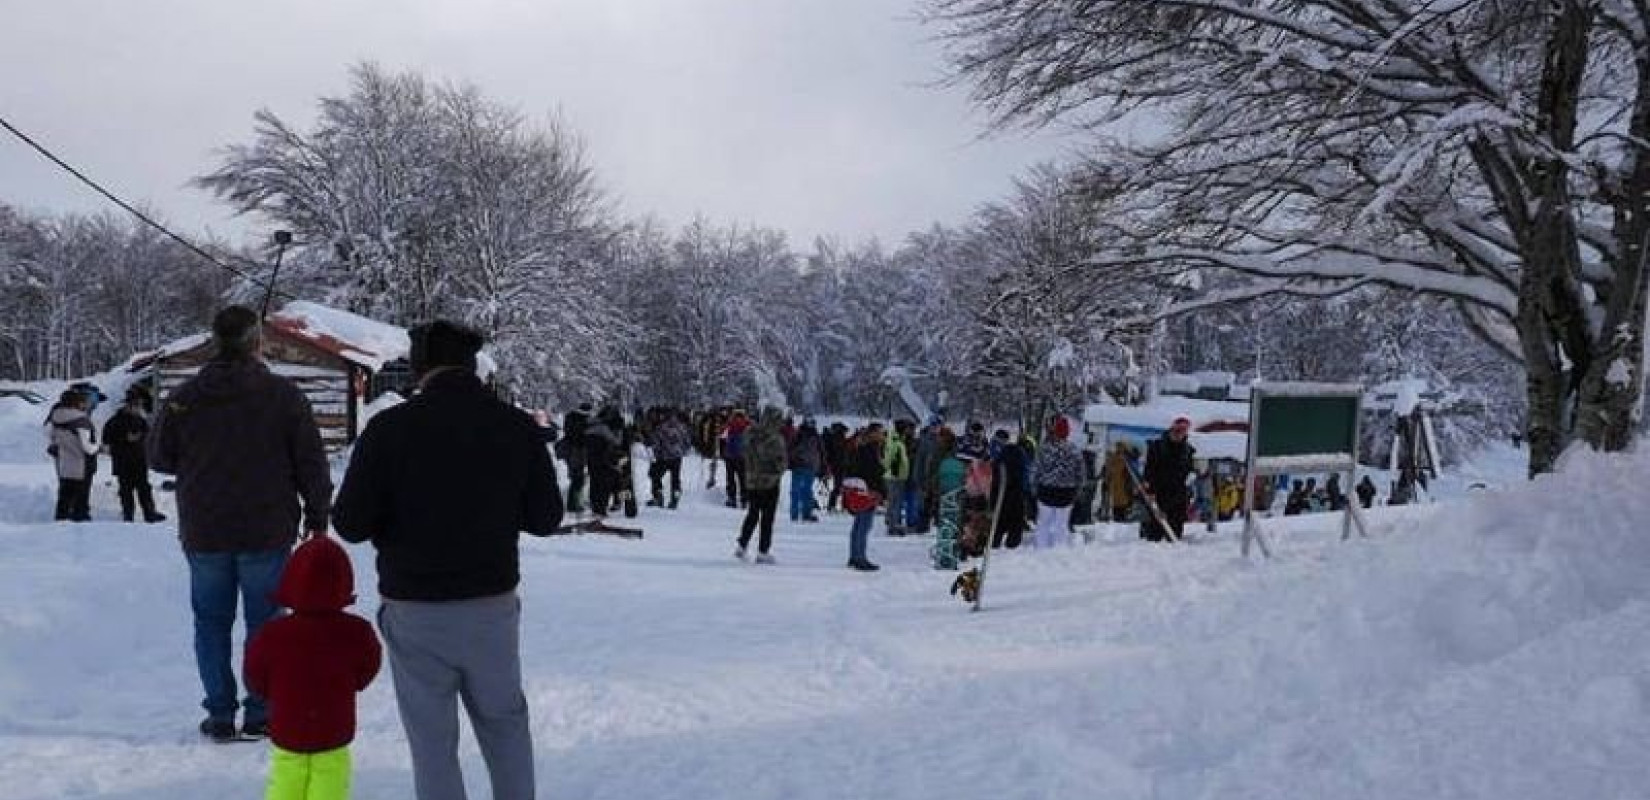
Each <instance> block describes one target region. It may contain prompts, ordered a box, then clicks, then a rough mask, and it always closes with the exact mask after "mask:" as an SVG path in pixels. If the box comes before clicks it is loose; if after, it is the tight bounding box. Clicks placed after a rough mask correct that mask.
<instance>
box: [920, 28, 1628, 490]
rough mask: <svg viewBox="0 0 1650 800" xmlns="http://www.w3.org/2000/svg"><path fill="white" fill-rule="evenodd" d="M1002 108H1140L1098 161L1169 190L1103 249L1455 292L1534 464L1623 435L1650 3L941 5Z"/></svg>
mask: <svg viewBox="0 0 1650 800" xmlns="http://www.w3.org/2000/svg"><path fill="white" fill-rule="evenodd" d="M926 9H927V12H928V14H929V18H930V19H931V20H932V21H933V22H934V23H935V24H937V25H939V26H941V28H942V29H943V30H944V32H945V36H946V37H947V38H948V39H949V41H950V43H951V45H952V48H953V49H952V55H953V60H954V65H955V68H956V76H957V78H958V79H959V80H961V81H967V82H971V83H972V85H973V86H974V91H975V98H976V100H977V101H978V102H979V103H980V104H981V105H983V106H985V107H987V108H989V109H991V110H992V111H993V112H995V113H996V114H997V117H998V120H999V121H1000V122H1001V123H1004V124H1011V123H1031V124H1040V123H1047V122H1051V121H1055V120H1066V121H1074V122H1076V123H1078V124H1081V125H1084V126H1089V127H1091V128H1092V129H1094V130H1096V131H1100V130H1107V129H1110V128H1109V127H1108V126H1112V125H1115V124H1116V123H1120V122H1124V121H1130V122H1142V121H1143V122H1144V123H1145V124H1142V125H1140V126H1139V127H1140V128H1142V129H1155V130H1156V132H1157V135H1154V136H1145V137H1141V138H1140V139H1139V140H1138V141H1133V142H1125V141H1113V140H1105V139H1101V138H1100V137H1098V136H1097V137H1096V139H1097V143H1096V147H1097V151H1098V156H1097V158H1098V159H1099V160H1100V161H1101V162H1102V163H1105V164H1107V165H1108V167H1109V168H1110V169H1112V170H1114V171H1115V174H1116V175H1117V176H1118V178H1119V179H1120V180H1122V181H1123V182H1124V184H1125V185H1126V186H1127V187H1129V188H1130V189H1131V191H1132V192H1133V193H1134V194H1136V195H1137V196H1138V199H1137V200H1136V203H1137V204H1138V205H1151V206H1155V207H1157V208H1159V209H1160V211H1159V212H1158V213H1157V214H1155V215H1153V216H1152V217H1149V218H1144V219H1139V220H1137V221H1136V224H1135V225H1133V226H1132V230H1130V231H1129V236H1128V238H1127V240H1125V241H1120V242H1119V245H1120V246H1119V247H1118V248H1117V250H1116V251H1114V252H1112V253H1109V254H1107V255H1105V256H1104V257H1102V258H1097V259H1096V260H1095V261H1094V263H1095V264H1096V265H1097V266H1106V265H1116V264H1125V263H1140V262H1161V261H1165V260H1174V261H1179V262H1181V263H1186V264H1200V265H1210V266H1217V267H1221V268H1226V269H1231V270H1236V271H1239V272H1242V273H1245V274H1248V275H1250V276H1253V277H1254V278H1255V279H1256V283H1255V285H1253V286H1251V287H1250V288H1249V289H1247V290H1246V291H1247V292H1248V293H1250V294H1251V295H1253V294H1258V293H1263V292H1290V291H1302V292H1309V293H1317V294H1332V293H1336V292H1344V291H1350V290H1351V289H1353V288H1356V287H1360V286H1365V285H1371V284H1377V285H1387V286H1396V287H1403V288H1408V289H1413V290H1416V291H1420V292H1425V293H1429V294H1435V295H1438V296H1441V297H1444V298H1447V299H1448V300H1450V301H1451V302H1452V303H1454V304H1455V305H1456V306H1457V308H1458V309H1459V310H1460V312H1461V314H1462V315H1463V317H1464V318H1465V319H1466V320H1467V321H1468V323H1469V324H1470V325H1471V326H1472V328H1473V330H1475V331H1476V332H1477V333H1478V334H1479V335H1481V336H1483V337H1484V338H1485V340H1486V341H1488V342H1491V343H1493V344H1494V345H1495V346H1496V347H1498V348H1499V349H1500V350H1501V351H1502V352H1503V353H1505V354H1507V355H1508V356H1510V357H1513V358H1516V359H1518V360H1519V361H1521V362H1522V364H1523V366H1524V368H1525V370H1526V374H1527V376H1528V379H1527V394H1528V404H1529V411H1530V414H1529V420H1528V424H1527V428H1528V438H1529V441H1530V443H1531V464H1530V468H1531V471H1532V473H1533V472H1540V471H1544V470H1547V469H1550V468H1551V466H1552V464H1553V462H1554V460H1555V459H1556V457H1557V455H1558V453H1559V452H1560V451H1561V450H1562V449H1563V447H1564V446H1565V445H1566V444H1567V442H1568V441H1569V440H1570V439H1571V438H1572V437H1578V438H1580V439H1582V440H1584V441H1586V442H1588V443H1589V444H1591V445H1592V446H1594V447H1601V448H1605V449H1619V448H1621V447H1624V446H1625V445H1626V444H1627V442H1628V438H1629V434H1630V430H1631V421H1632V413H1633V410H1634V409H1635V408H1636V406H1637V405H1638V400H1639V395H1640V393H1641V390H1642V376H1643V366H1644V364H1643V360H1644V357H1643V346H1644V316H1645V306H1646V302H1645V300H1646V290H1647V287H1650V282H1647V281H1646V280H1645V253H1646V243H1647V237H1650V158H1647V157H1646V156H1647V153H1646V148H1647V147H1650V55H1647V54H1650V46H1647V45H1650V38H1647V37H1650V6H1646V4H1644V3H1643V2H1638V1H1637V0H1540V1H1539V2H1506V1H1505V0H1449V1H1448V2H1438V0H1252V1H1250V2H1237V1H1236V0H1092V1H1090V2H1084V3H1078V4H1073V3H1070V2H1065V1H1064V0H928V2H927V3H926Z"/></svg>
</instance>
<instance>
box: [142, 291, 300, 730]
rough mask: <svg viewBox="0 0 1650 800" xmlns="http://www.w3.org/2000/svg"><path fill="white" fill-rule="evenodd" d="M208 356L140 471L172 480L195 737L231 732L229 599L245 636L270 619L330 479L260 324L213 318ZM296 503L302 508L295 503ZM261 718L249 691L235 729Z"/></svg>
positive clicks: (154, 436)
mask: <svg viewBox="0 0 1650 800" xmlns="http://www.w3.org/2000/svg"><path fill="white" fill-rule="evenodd" d="M212 340H213V342H214V343H215V344H216V346H217V353H216V354H215V355H214V356H213V358H212V361H210V362H209V363H207V365H206V366H204V367H202V368H201V371H200V374H198V375H196V376H195V377H194V378H192V379H190V380H189V382H187V383H185V384H183V385H182V386H180V387H178V389H177V391H174V392H173V393H172V394H171V396H169V397H167V398H166V402H165V403H164V404H163V406H162V407H161V410H160V414H159V415H158V416H157V417H156V418H155V423H154V427H153V429H152V430H150V432H149V441H148V449H149V463H150V464H151V465H153V466H154V468H155V470H156V471H157V472H162V473H167V474H170V475H176V476H177V498H178V534H179V537H180V538H181V539H182V540H183V550H184V554H185V555H186V556H187V557H188V560H189V592H190V603H191V605H192V607H193V609H194V614H195V664H196V666H197V667H198V668H199V670H200V677H201V684H202V686H203V687H204V688H205V690H206V700H205V702H203V703H202V706H203V707H205V709H206V713H207V715H208V716H207V718H206V719H205V720H204V721H203V722H202V723H201V733H203V734H205V735H206V736H208V737H210V738H213V739H216V740H225V739H229V738H233V737H234V735H235V711H236V709H237V708H239V707H240V703H237V702H236V699H235V695H236V693H237V687H236V685H235V673H234V671H233V670H232V669H231V668H230V655H229V651H230V647H231V640H230V635H231V629H232V628H233V627H234V624H235V604H236V595H237V594H239V595H240V596H241V598H242V599H243V600H244V602H245V603H246V610H245V613H244V616H245V620H246V631H245V633H246V640H247V641H251V640H252V638H253V637H254V636H256V635H257V633H258V628H259V627H261V626H262V625H263V624H264V622H266V621H268V620H269V618H270V617H272V616H274V614H275V610H276V606H275V604H274V602H273V601H272V600H271V599H270V596H271V595H273V594H274V592H275V588H276V587H277V586H278V585H279V583H280V578H281V570H282V568H283V567H285V565H286V560H287V553H288V552H289V551H290V550H291V548H292V543H293V541H294V540H295V539H296V538H297V534H298V531H299V528H300V525H301V526H302V529H303V530H304V531H305V532H306V534H308V535H314V534H319V533H325V532H326V529H327V506H328V504H329V502H330V501H331V498H332V476H331V474H330V471H329V470H328V468H327V457H326V451H325V450H323V449H322V447H321V432H320V430H319V429H317V428H316V427H315V417H314V415H313V414H312V413H310V407H309V401H308V400H306V399H304V395H303V392H301V391H299V390H298V387H297V386H296V385H294V384H293V383H292V381H289V380H287V379H286V378H282V377H280V376H278V375H275V374H274V373H272V372H270V371H269V367H267V366H265V365H264V363H263V361H261V360H260V359H259V353H260V351H261V347H262V325H261V324H260V322H259V319H258V315H257V314H256V313H255V312H253V311H252V310H251V309H249V308H245V307H243V306H230V307H229V308H226V309H224V310H223V311H221V312H219V313H218V315H217V317H216V318H214V319H213V320H212ZM300 498H301V499H302V504H301V505H300V503H299V500H300ZM268 725H269V710H268V708H267V707H266V706H265V703H264V700H263V698H262V697H259V696H258V695H256V694H253V693H251V692H248V694H247V697H246V700H245V716H244V718H243V720H242V728H241V731H242V733H245V734H250V735H255V736H262V735H264V734H266V733H267V731H268Z"/></svg>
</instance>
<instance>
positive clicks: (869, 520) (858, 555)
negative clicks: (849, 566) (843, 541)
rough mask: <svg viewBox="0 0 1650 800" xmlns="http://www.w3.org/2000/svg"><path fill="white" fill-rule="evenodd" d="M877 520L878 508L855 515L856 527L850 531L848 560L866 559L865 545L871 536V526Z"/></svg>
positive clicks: (856, 561)
mask: <svg viewBox="0 0 1650 800" xmlns="http://www.w3.org/2000/svg"><path fill="white" fill-rule="evenodd" d="M876 521H877V510H876V509H874V508H873V509H871V510H870V511H864V512H861V513H858V514H855V515H854V527H853V528H852V529H851V530H849V532H848V562H849V563H858V562H861V561H865V560H866V558H865V545H866V542H868V541H869V540H870V538H871V526H872V525H875V524H876Z"/></svg>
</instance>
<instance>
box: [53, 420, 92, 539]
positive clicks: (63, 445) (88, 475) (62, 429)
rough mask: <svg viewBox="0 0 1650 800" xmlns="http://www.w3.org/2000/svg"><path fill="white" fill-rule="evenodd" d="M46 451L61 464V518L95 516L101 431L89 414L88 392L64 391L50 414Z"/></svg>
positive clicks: (77, 519) (81, 520) (74, 519)
mask: <svg viewBox="0 0 1650 800" xmlns="http://www.w3.org/2000/svg"><path fill="white" fill-rule="evenodd" d="M46 442H47V445H46V453H47V454H48V455H50V456H51V457H52V459H53V460H54V461H55V462H56V464H57V516H56V519H57V520H58V521H63V520H71V521H74V522H90V521H91V519H92V511H91V495H92V473H93V462H92V459H94V458H96V457H97V450H98V446H97V433H96V429H95V428H93V426H92V418H91V417H90V416H88V415H87V414H86V395H84V394H81V393H80V392H74V391H69V392H64V393H63V396H62V397H61V398H60V399H59V400H58V402H57V405H56V406H53V407H52V413H51V414H50V415H48V416H47V417H46Z"/></svg>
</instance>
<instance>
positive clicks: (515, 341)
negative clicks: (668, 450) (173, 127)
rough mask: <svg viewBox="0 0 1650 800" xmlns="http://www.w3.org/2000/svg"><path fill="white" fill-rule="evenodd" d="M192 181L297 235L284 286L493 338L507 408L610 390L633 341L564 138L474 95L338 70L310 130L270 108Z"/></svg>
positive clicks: (589, 181)
mask: <svg viewBox="0 0 1650 800" xmlns="http://www.w3.org/2000/svg"><path fill="white" fill-rule="evenodd" d="M196 182H197V184H198V185H200V186H201V187H203V188H205V189H207V190H209V191H211V192H213V193H214V194H216V195H217V196H218V197H220V198H222V199H224V200H227V201H229V202H230V203H231V204H233V205H234V206H235V208H236V209H237V210H238V211H239V212H241V213H251V214H256V215H258V216H259V217H261V218H262V219H263V220H265V221H266V222H267V223H268V224H270V225H271V227H279V228H284V229H286V230H290V231H291V232H292V233H293V234H294V235H295V237H296V239H297V245H296V252H294V253H293V254H292V262H291V264H292V267H291V272H290V273H289V274H290V276H291V280H292V286H294V287H296V293H299V294H303V295H305V296H313V297H317V298H320V299H322V300H323V301H325V302H330V303H335V304H338V305H342V306H345V307H348V308H350V309H351V310H354V311H357V312H361V313H364V314H368V315H371V316H375V317H378V318H381V319H385V320H387V321H390V322H394V323H398V324H406V325H410V324H413V323H416V322H419V321H422V320H427V319H430V318H433V317H437V316H446V317H451V318H453V319H456V320H458V321H460V322H464V323H467V324H470V325H473V326H475V327H477V328H479V329H481V330H482V331H483V332H485V333H486V334H487V335H488V337H489V338H490V339H491V340H492V341H493V342H494V344H493V345H492V348H493V350H494V351H495V352H496V353H497V354H499V355H500V356H502V358H501V359H500V361H501V362H502V364H503V366H504V369H505V370H506V374H505V378H506V379H507V380H508V381H509V382H510V383H511V384H512V385H513V386H514V388H515V390H516V391H517V392H518V393H520V394H521V395H523V396H524V397H529V398H536V399H560V398H571V397H575V396H577V397H592V396H594V397H609V396H612V397H618V396H622V395H624V394H626V393H628V392H629V391H630V390H631V389H632V388H633V386H634V384H635V380H636V377H635V371H634V369H633V366H632V365H631V363H630V361H631V359H630V356H629V346H628V345H629V340H630V338H632V336H633V334H634V331H633V330H632V329H631V328H630V327H629V323H628V321H627V320H626V319H625V318H624V317H623V316H622V315H621V314H620V313H619V312H618V308H617V305H616V302H615V299H614V298H613V297H612V296H611V294H612V288H613V287H612V286H611V285H610V284H609V282H608V276H607V275H606V274H605V271H604V268H605V265H606V263H607V261H608V260H609V259H610V258H612V257H613V256H614V254H615V241H614V236H615V233H616V231H615V229H614V226H613V225H612V224H611V222H610V217H611V212H610V210H609V209H608V208H607V207H606V203H605V200H604V195H603V193H602V192H601V190H600V188H599V187H598V186H597V184H596V181H595V177H594V174H593V172H592V171H591V169H590V167H589V165H588V164H587V162H586V161H585V158H584V154H583V150H582V148H581V147H580V146H579V144H578V142H577V140H576V139H575V138H574V137H573V136H572V135H571V134H569V133H568V132H567V131H566V130H565V129H563V128H562V127H560V126H558V125H550V126H547V127H538V126H532V125H529V124H527V123H526V122H525V121H524V120H523V119H522V117H521V116H520V114H518V113H517V112H516V111H514V110H513V109H510V108H508V107H505V106H502V105H499V104H497V103H494V102H491V101H489V100H487V99H486V98H484V97H483V96H482V95H481V94H480V92H479V91H477V90H476V89H474V88H473V87H464V86H458V87H453V86H441V87H432V86H431V85H430V84H429V83H428V82H427V81H426V80H425V79H424V78H423V77H421V76H419V75H417V74H411V73H409V74H400V75H392V74H386V73H385V72H383V71H381V70H379V69H378V68H377V67H374V66H372V65H361V66H358V67H356V68H355V69H354V70H353V72H352V85H351V90H350V92H349V94H347V95H345V96H342V97H328V98H323V99H322V100H321V103H320V114H319V118H318V119H317V121H316V123H315V127H314V129H313V130H312V131H310V132H307V133H305V132H301V131H299V130H297V129H295V128H294V127H293V126H291V125H289V124H287V123H286V122H284V121H282V120H281V119H280V118H279V117H277V116H276V115H275V114H273V113H271V112H269V111H260V112H258V114H257V115H256V126H255V130H254V138H253V142H252V143H251V144H248V145H234V146H231V147H229V148H227V149H226V150H225V151H224V154H223V161H222V163H221V165H220V166H219V167H218V168H217V169H216V170H214V171H213V172H211V173H209V174H207V175H205V176H202V177H200V178H198V179H197V181H196Z"/></svg>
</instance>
